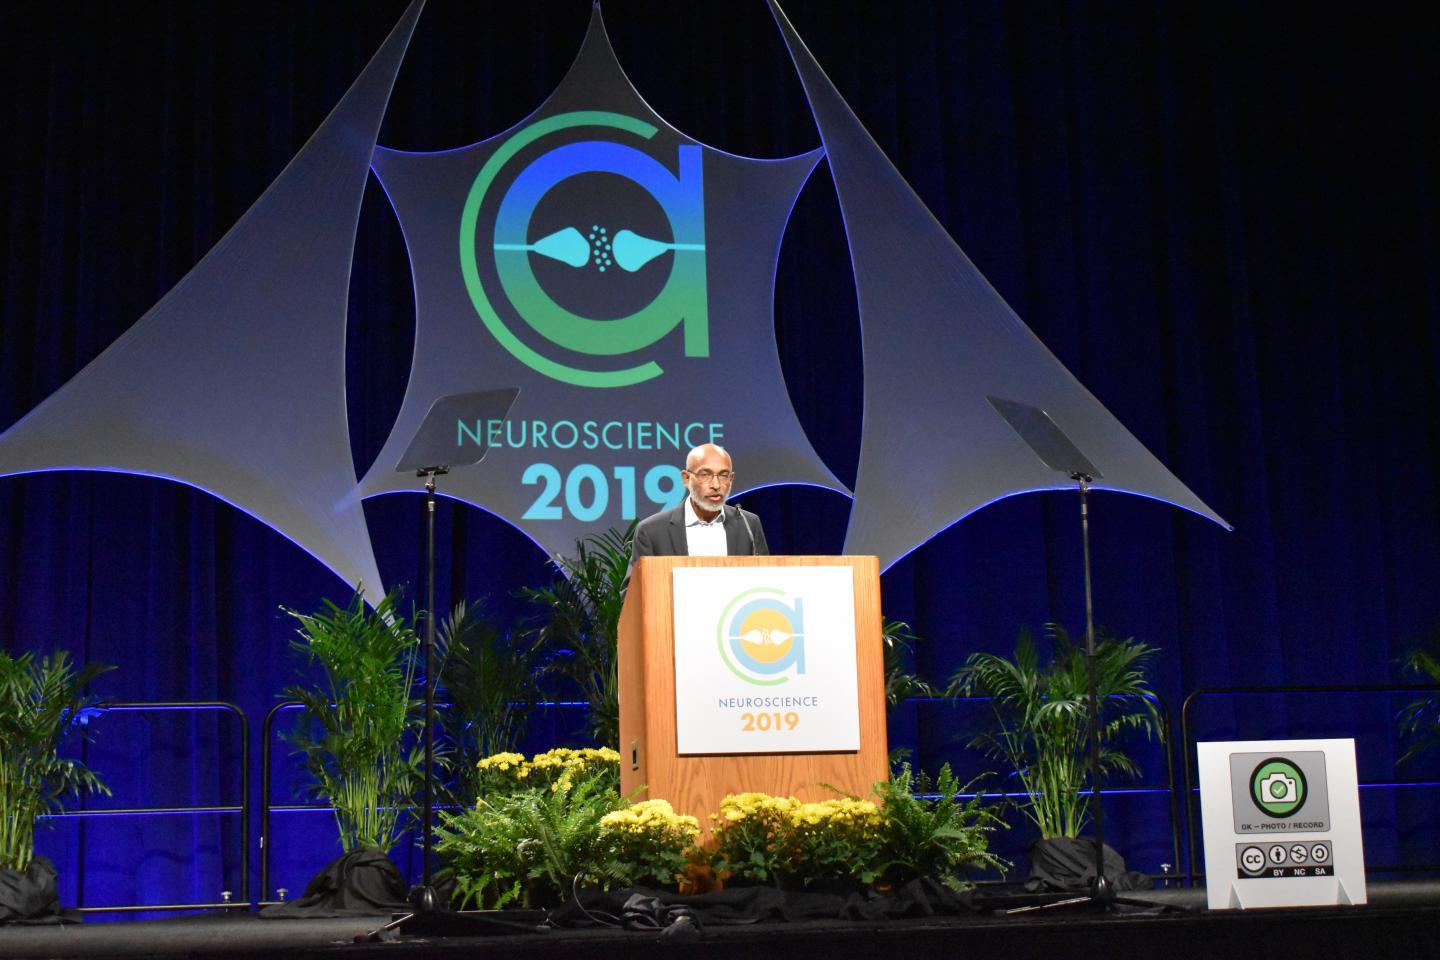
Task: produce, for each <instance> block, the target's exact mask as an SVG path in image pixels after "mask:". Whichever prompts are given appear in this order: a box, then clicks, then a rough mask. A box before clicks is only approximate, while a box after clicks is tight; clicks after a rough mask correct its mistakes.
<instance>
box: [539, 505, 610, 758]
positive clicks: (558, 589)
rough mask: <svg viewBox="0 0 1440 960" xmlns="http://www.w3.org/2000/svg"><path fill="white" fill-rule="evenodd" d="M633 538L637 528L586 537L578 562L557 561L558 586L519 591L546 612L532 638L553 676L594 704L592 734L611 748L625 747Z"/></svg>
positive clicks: (577, 552)
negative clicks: (621, 647) (622, 654)
mask: <svg viewBox="0 0 1440 960" xmlns="http://www.w3.org/2000/svg"><path fill="white" fill-rule="evenodd" d="M634 538H635V524H634V523H632V524H630V527H629V528H628V529H627V530H625V531H623V532H622V531H620V530H614V529H612V530H607V531H606V532H605V533H602V534H597V535H595V536H592V537H586V538H584V539H582V540H580V541H578V542H577V543H576V545H575V556H574V557H563V556H560V557H556V558H555V566H556V569H557V571H558V572H559V573H560V574H561V576H560V577H558V578H557V579H556V580H555V582H554V583H552V584H551V585H550V586H548V587H541V588H535V587H526V588H522V589H521V591H520V595H521V596H522V597H523V598H525V599H526V600H529V601H530V602H532V603H534V604H537V605H539V606H540V607H541V608H542V610H543V613H542V619H541V623H540V625H539V626H538V627H537V628H536V629H535V630H534V631H533V633H532V636H533V638H534V639H535V641H536V645H537V646H538V647H540V648H543V649H545V650H547V651H549V652H550V654H551V655H552V656H553V657H554V660H553V669H554V671H555V672H556V673H558V674H560V675H561V676H564V677H567V678H569V679H570V680H572V681H573V682H574V683H575V685H576V687H578V688H579V692H580V694H581V696H583V697H584V698H585V699H586V700H587V701H588V702H589V704H590V708H589V721H588V722H589V728H590V735H591V736H592V737H594V739H595V742H596V743H598V744H600V745H601V746H606V747H615V746H618V744H619V743H620V680H619V676H618V674H617V673H616V667H617V655H616V647H617V644H618V642H619V634H620V608H621V607H622V606H623V605H624V603H625V582H626V577H627V575H628V573H629V571H630V555H631V552H632V550H633V545H634Z"/></svg>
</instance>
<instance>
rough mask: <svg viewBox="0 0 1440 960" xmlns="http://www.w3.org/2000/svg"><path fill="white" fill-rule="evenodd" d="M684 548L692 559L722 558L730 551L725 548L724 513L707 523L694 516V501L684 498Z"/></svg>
mask: <svg viewBox="0 0 1440 960" xmlns="http://www.w3.org/2000/svg"><path fill="white" fill-rule="evenodd" d="M685 547H686V549H687V550H689V551H690V556H692V557H724V556H729V554H730V551H729V549H727V548H726V546H725V511H724V510H721V511H720V515H719V516H717V517H716V518H715V519H714V520H711V521H709V522H708V523H707V522H706V521H704V520H701V519H700V518H699V517H698V516H696V514H695V501H693V500H691V499H690V498H689V497H686V498H685Z"/></svg>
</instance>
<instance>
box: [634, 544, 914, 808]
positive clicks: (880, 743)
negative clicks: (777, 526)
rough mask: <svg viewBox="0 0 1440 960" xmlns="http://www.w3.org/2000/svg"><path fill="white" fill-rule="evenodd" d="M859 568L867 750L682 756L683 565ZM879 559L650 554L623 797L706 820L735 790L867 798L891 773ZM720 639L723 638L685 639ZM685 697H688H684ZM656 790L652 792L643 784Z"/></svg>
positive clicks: (643, 576)
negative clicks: (678, 654)
mask: <svg viewBox="0 0 1440 960" xmlns="http://www.w3.org/2000/svg"><path fill="white" fill-rule="evenodd" d="M739 566H750V567H771V568H773V567H849V568H850V571H851V575H852V579H853V585H854V603H855V633H856V636H855V644H856V651H855V661H856V666H857V669H858V676H857V678H856V680H857V684H856V690H857V692H858V696H859V704H858V706H859V718H860V741H859V746H860V749H859V750H858V752H848V751H847V752H823V753H735V754H731V753H726V754H713V753H712V754H697V755H681V754H680V753H679V750H678V745H677V736H676V687H675V643H676V636H675V605H674V597H673V589H672V584H673V580H674V576H673V571H674V570H675V569H676V568H677V567H702V568H704V567H739ZM879 568H880V564H879V560H878V559H877V558H875V557H821V556H815V557H644V558H641V559H640V560H639V561H638V562H637V564H636V568H635V570H634V572H633V574H632V576H631V581H630V587H629V592H628V595H627V596H626V598H625V606H624V609H623V611H622V612H621V615H620V637H619V641H620V644H619V680H620V792H621V794H622V795H623V796H626V797H631V798H632V799H634V800H640V799H645V798H646V797H654V798H662V799H665V800H669V801H670V803H671V805H672V806H674V807H675V809H676V811H677V812H681V813H688V814H691V815H693V816H695V817H696V818H698V819H699V820H700V824H701V828H702V830H703V831H704V833H705V835H706V836H708V835H709V824H710V820H709V815H710V814H712V813H716V812H718V811H719V809H720V801H721V800H722V799H723V798H724V797H725V796H726V795H727V794H732V793H743V792H747V791H760V792H763V793H768V794H772V795H776V796H791V795H793V796H795V797H798V798H800V799H802V800H824V799H828V798H831V797H834V796H835V793H834V791H832V790H829V789H826V788H825V787H823V786H821V784H828V785H829V786H831V787H834V788H838V789H839V790H841V791H843V792H845V793H851V794H855V795H857V796H861V797H865V796H868V795H869V794H870V791H871V788H872V787H873V786H874V784H875V783H876V782H878V781H880V780H884V779H886V778H887V777H888V776H889V756H888V753H889V747H888V743H887V741H886V736H885V676H884V674H885V666H884V651H883V649H882V644H883V640H882V638H881V617H880V569H879ZM682 642H696V643H701V642H704V643H712V642H713V637H704V638H698V637H697V638H682ZM682 695H683V691H682ZM641 787H644V788H646V789H645V790H644V791H643V792H641V791H640V788H641Z"/></svg>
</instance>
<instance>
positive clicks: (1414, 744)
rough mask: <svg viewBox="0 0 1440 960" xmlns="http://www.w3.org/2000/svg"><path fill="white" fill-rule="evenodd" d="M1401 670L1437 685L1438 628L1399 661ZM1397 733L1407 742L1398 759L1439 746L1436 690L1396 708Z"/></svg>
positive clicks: (1439, 660) (1439, 712) (1439, 693)
mask: <svg viewBox="0 0 1440 960" xmlns="http://www.w3.org/2000/svg"><path fill="white" fill-rule="evenodd" d="M1403 665H1404V669H1405V672H1406V673H1408V674H1410V675H1411V676H1414V677H1416V678H1418V679H1419V680H1420V681H1421V682H1422V683H1433V684H1437V685H1440V627H1437V628H1436V629H1434V630H1433V631H1431V633H1430V635H1429V636H1428V637H1426V638H1425V640H1424V641H1422V642H1421V644H1420V645H1419V646H1417V647H1416V648H1415V649H1414V650H1411V651H1410V653H1409V654H1408V655H1407V656H1406V657H1405V659H1404V661H1403ZM1399 719H1400V733H1401V736H1402V737H1404V738H1405V740H1406V741H1407V743H1408V745H1407V746H1406V749H1405V752H1404V753H1403V754H1401V756H1400V760H1399V761H1398V762H1400V763H1404V762H1406V761H1408V760H1411V759H1413V758H1415V757H1417V756H1419V755H1420V754H1423V753H1427V752H1429V751H1431V750H1435V749H1437V748H1440V691H1437V692H1434V693H1428V694H1425V695H1423V696H1421V697H1419V698H1417V699H1416V700H1414V701H1412V702H1411V703H1409V704H1407V705H1406V706H1405V708H1404V709H1403V710H1401V711H1400V718H1399Z"/></svg>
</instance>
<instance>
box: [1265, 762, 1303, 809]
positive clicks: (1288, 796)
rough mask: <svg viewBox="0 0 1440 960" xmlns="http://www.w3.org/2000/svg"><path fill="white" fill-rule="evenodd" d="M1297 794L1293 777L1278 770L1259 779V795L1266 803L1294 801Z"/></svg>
mask: <svg viewBox="0 0 1440 960" xmlns="http://www.w3.org/2000/svg"><path fill="white" fill-rule="evenodd" d="M1297 794H1298V790H1297V789H1296V783H1295V778H1293V777H1287V776H1285V774H1283V773H1281V772H1280V771H1278V770H1277V771H1275V772H1274V773H1272V774H1270V775H1269V776H1268V777H1266V778H1265V779H1264V780H1261V781H1260V796H1261V797H1262V798H1263V799H1264V800H1265V802H1266V803H1294V802H1295V798H1296V796H1297Z"/></svg>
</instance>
